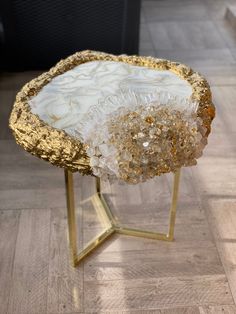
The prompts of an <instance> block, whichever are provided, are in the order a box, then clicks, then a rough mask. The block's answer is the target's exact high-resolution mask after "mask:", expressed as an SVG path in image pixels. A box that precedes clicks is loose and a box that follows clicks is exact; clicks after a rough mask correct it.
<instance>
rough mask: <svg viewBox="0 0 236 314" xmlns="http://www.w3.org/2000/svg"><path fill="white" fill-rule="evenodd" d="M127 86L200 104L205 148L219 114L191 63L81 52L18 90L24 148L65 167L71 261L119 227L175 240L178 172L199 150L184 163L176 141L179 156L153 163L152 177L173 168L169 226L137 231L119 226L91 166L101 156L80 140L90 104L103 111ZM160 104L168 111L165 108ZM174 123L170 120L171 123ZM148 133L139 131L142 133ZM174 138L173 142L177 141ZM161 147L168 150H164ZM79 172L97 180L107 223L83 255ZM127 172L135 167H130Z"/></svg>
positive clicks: (97, 200) (16, 120) (17, 132)
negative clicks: (77, 208)
mask: <svg viewBox="0 0 236 314" xmlns="http://www.w3.org/2000/svg"><path fill="white" fill-rule="evenodd" d="M126 89H127V90H128V93H129V92H130V90H131V91H132V93H144V94H145V93H146V94H147V93H148V94H149V95H153V94H155V93H156V92H162V93H167V92H171V93H172V94H174V95H177V96H176V97H177V98H175V97H174V98H173V99H174V100H175V101H176V99H177V101H178V97H182V98H186V99H190V100H191V101H194V102H196V103H197V107H196V113H195V118H196V120H197V119H198V120H199V121H201V132H202V137H201V136H200V138H201V145H202V146H201V150H202V148H203V147H204V146H205V145H206V143H207V136H208V135H209V133H210V127H211V122H212V120H213V118H214V115H215V110H214V105H213V104H212V100H211V92H210V88H209V85H208V83H207V81H206V80H205V79H204V78H203V77H202V76H201V75H200V74H199V73H197V72H194V71H193V70H192V69H190V68H189V67H188V66H185V65H183V64H180V63H177V62H172V61H168V60H163V59H157V58H152V57H141V56H126V55H120V56H115V55H111V54H106V53H102V52H96V51H89V50H86V51H82V52H78V53H76V54H74V55H72V56H70V57H68V58H67V59H65V60H62V61H60V62H59V63H58V64H57V65H56V66H55V67H53V68H52V69H50V70H49V71H48V72H46V73H44V74H42V75H40V76H39V77H37V78H35V79H34V80H32V81H31V82H29V83H27V84H26V85H25V86H24V87H23V88H22V90H21V91H20V92H19V93H18V94H17V96H16V101H15V104H14V107H13V110H12V113H11V116H10V128H11V129H12V131H13V134H14V136H15V139H16V142H17V143H18V144H19V145H21V146H22V147H23V148H24V149H25V150H26V151H28V152H29V153H31V154H32V155H34V156H37V157H39V158H41V159H43V160H46V161H48V162H50V163H51V164H52V165H56V166H58V167H61V168H64V172H65V183H66V197H67V213H68V229H69V241H70V249H71V254H72V263H73V265H74V266H76V265H77V264H78V263H79V262H80V261H81V260H82V259H83V258H84V257H85V256H87V255H88V254H89V253H90V252H91V251H93V250H94V249H95V248H96V247H97V246H99V245H100V244H101V243H102V242H103V241H104V240H106V239H107V238H108V237H109V236H110V235H112V234H113V233H115V232H117V233H121V234H126V235H131V236H138V237H146V238H151V239H159V240H165V241H172V240H173V238H174V226H175V216H176V205H177V197H178V189H179V179H180V169H181V167H182V166H188V165H193V164H194V163H193V160H194V161H195V158H198V157H200V154H198V155H197V154H196V156H195V157H194V158H193V157H192V155H191V154H190V153H189V154H187V153H186V152H187V150H188V148H186V150H182V152H184V153H186V156H190V157H191V158H190V157H188V158H189V159H188V160H186V156H185V159H184V158H183V160H182V159H181V160H180V158H179V157H178V156H179V155H178V147H177V148H176V147H175V144H173V143H172V146H171V153H170V157H169V158H170V159H171V158H172V156H175V160H174V161H173V160H170V162H169V163H167V162H165V160H164V159H161V160H162V161H163V160H164V161H163V165H162V164H161V163H160V162H159V163H158V164H157V165H156V166H153V165H152V167H151V166H150V169H152V173H151V172H150V171H151V170H150V169H149V170H150V171H149V175H150V173H151V177H153V176H155V175H161V174H164V173H168V172H173V173H174V183H173V191H172V203H171V207H170V210H169V228H168V230H167V232H166V233H158V232H151V231H147V230H140V229H132V228H128V227H126V226H122V225H120V224H119V223H118V222H117V221H116V219H115V218H114V216H113V214H112V212H111V210H110V209H109V206H108V205H107V203H106V200H105V198H104V196H103V194H102V193H101V185H100V180H101V179H100V177H99V176H98V175H97V172H96V171H97V170H96V171H95V170H94V169H95V168H96V167H97V164H96V165H95V163H94V160H98V159H99V158H100V155H99V158H98V157H97V156H95V157H91V154H90V153H89V150H88V143H85V142H83V141H81V138H80V137H79V136H80V132H82V133H83V132H84V134H85V129H86V128H87V127H88V129H89V127H90V126H89V121H88V120H89V115H88V112H90V114H91V112H92V113H93V111H91V108H93V107H92V106H97V107H96V108H98V110H100V109H99V108H100V107H101V106H102V105H101V103H100V101H101V99H106V103H105V105H107V104H108V103H109V101H108V100H109V95H112V94H116V93H119V90H122V92H123V93H126V92H127V91H126ZM145 99H146V98H145ZM124 102H125V100H124ZM101 108H102V107H101ZM104 108H105V109H106V111H107V112H106V113H105V115H107V114H111V115H112V112H113V111H114V103H113V104H112V105H111V106H110V105H107V107H104ZM161 108H162V109H163V107H161ZM124 110H125V109H124ZM144 110H146V109H145V108H144ZM164 110H165V109H164ZM98 114H99V113H98ZM86 115H87V116H86ZM85 117H87V118H86V119H87V122H85V124H86V123H87V124H86V127H85V128H84V125H85V124H83V123H84V122H83V121H86V119H85ZM95 118H96V114H95ZM149 120H150V117H149V116H146V121H147V122H148V123H149V122H150V125H153V121H154V120H153V121H149ZM181 121H182V120H181ZM175 124H176V123H173V127H174V125H175ZM79 127H80V129H79ZM136 127H137V126H136ZM161 128H163V126H161ZM169 128H170V127H169ZM98 129H99V128H98ZM195 131H196V130H195ZM195 131H194V132H195ZM198 131H199V130H198ZM127 132H128V131H127ZM139 134H140V133H139ZM138 136H139V135H138ZM143 136H144V135H142V134H141V136H140V137H143ZM173 138H174V135H173ZM169 140H170V141H171V140H172V138H170V139H169ZM199 141H200V140H199ZM136 142H137V141H136ZM136 142H135V143H136ZM142 143H143V146H148V145H149V143H147V142H142ZM176 145H177V144H176ZM181 149H182V148H181ZM164 150H165V148H163V151H164ZM162 153H163V152H162ZM104 154H105V153H104ZM160 154H161V153H160ZM155 156H158V155H155ZM92 159H93V162H92ZM172 161H173V164H172ZM112 162H113V161H111V163H112ZM94 165H95V166H94ZM148 165H149V164H148ZM93 166H94V167H93ZM135 169H136V168H135ZM142 169H144V168H142ZM145 169H146V168H145ZM138 170H140V169H138ZM77 171H78V172H80V173H81V174H82V175H93V176H94V177H95V180H96V194H95V195H94V196H93V200H94V204H95V205H96V207H97V210H98V211H99V212H100V216H101V217H103V220H104V224H105V225H106V230H105V231H104V232H102V233H100V234H99V235H98V236H97V237H96V238H94V239H93V240H92V241H90V242H89V243H88V245H87V246H86V247H85V248H84V249H83V250H82V251H80V252H78V250H77V228H76V219H75V205H74V188H73V173H74V172H77ZM129 171H131V170H130V169H129ZM135 171H136V170H135ZM139 173H141V174H140V178H141V177H142V178H143V173H142V171H141V172H139ZM122 178H123V179H124V181H127V182H128V181H129V180H130V182H128V183H138V181H137V182H136V181H135V180H136V179H137V178H136V177H132V171H131V172H128V174H127V171H126V172H125V174H124V176H123V177H122ZM131 178H132V179H131ZM147 178H148V177H147ZM142 180H144V179H141V181H142Z"/></svg>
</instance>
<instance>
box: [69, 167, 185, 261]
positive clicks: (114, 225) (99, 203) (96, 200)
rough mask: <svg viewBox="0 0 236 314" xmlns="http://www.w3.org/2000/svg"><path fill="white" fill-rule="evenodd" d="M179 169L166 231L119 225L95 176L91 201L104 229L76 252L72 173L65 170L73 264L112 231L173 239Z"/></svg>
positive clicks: (150, 237) (165, 239) (152, 237)
mask: <svg viewBox="0 0 236 314" xmlns="http://www.w3.org/2000/svg"><path fill="white" fill-rule="evenodd" d="M179 179H180V169H179V170H178V171H176V172H175V174H174V183H173V191H172V202H171V206H170V210H169V228H168V232H167V233H158V232H151V231H146V230H141V229H133V228H128V227H123V226H121V225H119V223H118V222H117V220H116V219H115V217H114V216H113V214H112V212H111V210H110V208H109V206H108V205H107V203H106V201H105V198H104V196H103V195H102V193H101V184H100V179H99V178H96V190H97V193H96V194H95V195H94V196H93V197H92V202H93V204H94V206H95V207H96V209H97V211H98V213H99V215H100V216H101V217H102V219H103V221H104V222H105V224H106V230H105V231H103V232H102V233H100V234H99V235H98V236H96V237H95V238H93V239H92V240H91V241H90V242H89V243H88V244H87V245H86V247H85V248H84V249H83V250H82V251H81V252H79V253H78V252H77V231H76V217H75V203H74V186H73V173H72V172H70V171H69V170H65V182H66V199H67V215H68V229H69V242H70V250H71V256H72V264H73V266H77V265H78V264H79V262H80V261H81V260H82V259H83V258H84V257H86V256H87V255H88V254H89V253H90V252H92V251H93V250H94V249H96V248H97V247H98V246H99V245H100V244H101V243H102V242H104V241H105V240H106V239H107V238H108V237H110V236H111V235H112V234H113V233H120V234H126V235H130V236H136V237H143V238H149V239H156V240H164V241H173V239H174V227H175V216H176V206H177V198H178V190H179Z"/></svg>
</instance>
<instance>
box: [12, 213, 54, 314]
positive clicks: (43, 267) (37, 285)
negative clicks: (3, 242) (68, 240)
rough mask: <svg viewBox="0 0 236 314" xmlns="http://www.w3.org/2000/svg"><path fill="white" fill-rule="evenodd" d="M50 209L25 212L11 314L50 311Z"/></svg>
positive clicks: (16, 260) (16, 258) (20, 228)
mask: <svg viewBox="0 0 236 314" xmlns="http://www.w3.org/2000/svg"><path fill="white" fill-rule="evenodd" d="M49 234H50V210H42V211H36V210H22V211H21V215H20V220H19V232H18V236H17V242H16V248H15V259H14V266H13V272H12V280H11V291H10V298H9V307H8V313H11V314H14V313H17V314H26V313H32V314H36V313H37V314H42V313H45V312H46V309H47V281H48V255H49Z"/></svg>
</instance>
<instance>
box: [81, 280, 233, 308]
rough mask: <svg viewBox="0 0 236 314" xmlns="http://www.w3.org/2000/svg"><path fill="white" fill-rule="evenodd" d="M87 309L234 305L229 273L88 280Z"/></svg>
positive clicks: (85, 296)
mask: <svg viewBox="0 0 236 314" xmlns="http://www.w3.org/2000/svg"><path fill="white" fill-rule="evenodd" d="M84 292H85V294H84V302H85V311H96V310H100V309H104V310H105V309H106V310H109V309H116V310H123V309H139V310H141V309H147V308H148V309H150V310H151V309H163V308H168V307H171V306H172V307H177V306H179V307H180V306H182V307H184V306H196V305H204V304H207V305H208V304H214V305H219V304H222V303H223V304H234V303H233V299H232V296H231V293H230V290H229V286H228V283H227V279H226V277H225V275H214V276H191V277H180V278H177V277H174V278H173V277H170V278H167V277H166V278H153V279H145V280H135V279H133V280H120V281H102V282H100V281H88V282H86V281H85V283H84Z"/></svg>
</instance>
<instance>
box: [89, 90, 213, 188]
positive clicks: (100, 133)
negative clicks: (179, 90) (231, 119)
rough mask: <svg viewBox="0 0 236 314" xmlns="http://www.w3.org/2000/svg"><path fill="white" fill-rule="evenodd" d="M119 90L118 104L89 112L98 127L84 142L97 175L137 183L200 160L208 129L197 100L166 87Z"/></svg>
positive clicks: (94, 124)
mask: <svg viewBox="0 0 236 314" xmlns="http://www.w3.org/2000/svg"><path fill="white" fill-rule="evenodd" d="M117 96H118V98H119V99H121V101H122V104H123V106H122V107H120V108H119V109H118V110H116V111H114V112H112V113H110V114H106V115H104V114H103V112H104V110H103V108H100V110H99V108H96V110H94V112H96V115H93V117H92V115H91V116H90V117H91V119H90V123H91V124H92V125H93V126H94V127H93V128H90V134H88V133H87V138H86V139H85V142H86V143H87V144H88V146H87V153H88V155H89V157H90V165H91V166H92V168H93V173H94V174H95V175H97V176H99V177H102V178H106V176H107V175H109V177H110V178H111V177H113V178H119V179H121V180H122V181H125V182H126V183H130V184H136V183H139V182H145V181H146V180H148V179H151V178H153V177H154V176H157V175H160V174H163V173H166V172H175V171H176V170H177V169H179V168H181V167H183V166H192V165H195V164H196V163H197V162H196V159H197V158H199V157H200V156H201V155H202V150H203V148H204V147H205V145H206V144H207V137H206V131H207V129H206V128H205V127H204V125H203V121H202V119H201V118H199V117H197V114H196V112H197V108H198V104H197V103H196V102H192V101H191V100H189V101H188V100H186V99H181V98H180V97H176V96H172V95H170V94H166V93H162V94H156V95H151V96H150V97H149V96H148V95H147V96H146V97H139V95H135V94H133V93H131V92H130V93H126V94H125V95H122V93H121V95H117ZM109 100H110V101H111V99H109ZM105 105H106V103H105ZM103 106H104V104H103ZM104 107H105V106H104ZM93 109H95V108H93ZM102 120H103V122H102ZM96 121H98V122H99V125H96ZM84 127H85V129H86V123H85V124H84Z"/></svg>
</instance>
